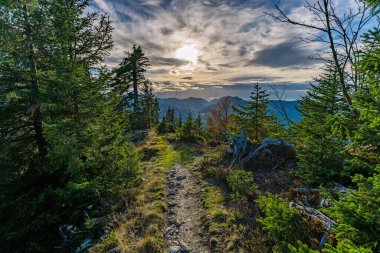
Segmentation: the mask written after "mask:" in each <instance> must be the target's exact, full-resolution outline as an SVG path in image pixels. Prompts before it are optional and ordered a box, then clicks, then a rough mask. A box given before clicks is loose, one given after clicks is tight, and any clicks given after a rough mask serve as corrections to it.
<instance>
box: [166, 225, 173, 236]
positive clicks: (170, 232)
mask: <svg viewBox="0 0 380 253" xmlns="http://www.w3.org/2000/svg"><path fill="white" fill-rule="evenodd" d="M173 232H174V224H173V225H170V226H169V227H167V228H166V230H165V234H166V235H171V234H173Z"/></svg>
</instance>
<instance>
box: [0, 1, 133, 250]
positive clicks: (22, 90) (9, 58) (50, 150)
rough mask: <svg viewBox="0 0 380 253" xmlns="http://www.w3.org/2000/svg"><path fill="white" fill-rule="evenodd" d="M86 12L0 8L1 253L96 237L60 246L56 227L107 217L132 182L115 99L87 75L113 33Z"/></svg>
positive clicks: (23, 4)
mask: <svg viewBox="0 0 380 253" xmlns="http://www.w3.org/2000/svg"><path fill="white" fill-rule="evenodd" d="M88 6H89V1H83V0H71V1H53V0H52V1H38V0H32V1H10V0H9V1H2V2H1V7H0V9H1V11H0V26H1V27H2V32H1V33H0V82H1V84H2V88H1V89H0V98H1V103H0V117H1V122H0V147H1V150H2V151H3V152H1V154H0V170H1V175H2V177H1V188H0V189H1V192H0V202H1V203H0V213H1V214H2V215H1V216H0V233H1V234H2V236H1V237H0V251H1V252H53V251H56V249H57V247H60V248H61V250H62V251H63V252H73V251H75V248H76V247H77V246H78V244H80V243H81V241H82V239H83V238H82V236H86V237H87V236H89V237H91V236H94V235H95V234H92V235H91V232H90V231H89V232H88V233H83V234H82V235H80V236H78V237H77V238H76V239H75V240H71V241H70V243H69V244H70V245H66V244H65V245H63V244H62V241H61V239H62V238H61V237H60V235H59V226H61V225H63V224H73V225H74V226H75V227H81V226H83V224H84V222H85V220H86V219H87V217H86V215H85V213H84V210H85V211H86V213H87V215H89V216H90V217H102V216H105V215H107V214H109V213H110V212H112V210H113V208H114V206H113V205H111V204H109V202H108V200H110V199H113V198H116V196H119V194H120V191H121V189H123V187H125V185H126V184H128V182H130V179H132V178H133V177H134V176H135V175H136V169H137V164H136V162H137V160H136V158H137V156H136V155H135V153H134V149H133V148H132V147H131V145H130V144H128V142H126V141H125V139H124V138H123V137H122V136H121V132H122V131H121V128H120V119H122V118H123V117H118V116H119V115H118V114H116V113H115V111H114V110H113V108H114V106H115V104H116V103H119V102H120V101H119V99H118V98H117V97H115V96H114V95H113V93H112V92H110V93H108V94H107V93H105V91H108V90H109V86H108V84H109V76H110V75H109V74H108V73H107V71H105V70H104V69H97V70H95V68H97V67H98V66H99V65H101V64H102V62H103V60H104V56H105V55H107V54H108V50H109V49H110V48H111V46H112V38H111V31H112V27H111V26H110V21H109V19H108V17H107V16H102V15H99V14H98V13H93V12H89V11H88V9H87V7H88ZM3 172H4V173H3ZM3 176H4V177H3ZM10 199H11V200H12V201H9V200H10ZM36 231H38V232H36Z"/></svg>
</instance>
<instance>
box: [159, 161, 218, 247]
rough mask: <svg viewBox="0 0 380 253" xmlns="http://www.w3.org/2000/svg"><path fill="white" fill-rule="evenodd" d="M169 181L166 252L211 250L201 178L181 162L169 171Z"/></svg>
mask: <svg viewBox="0 0 380 253" xmlns="http://www.w3.org/2000/svg"><path fill="white" fill-rule="evenodd" d="M167 184H168V189H169V191H168V197H167V200H168V203H167V204H168V225H167V229H166V231H165V239H166V252H170V253H185V252H194V253H208V252H211V251H210V249H209V246H208V235H207V233H206V232H205V226H204V223H205V220H206V218H205V214H206V211H205V209H204V207H203V206H202V203H201V201H200V193H201V188H200V186H199V182H198V181H197V180H196V179H195V178H194V177H193V176H192V174H191V173H190V172H189V170H188V169H187V168H186V167H185V166H182V165H179V164H177V165H175V166H174V167H173V168H172V170H171V171H170V173H169V174H168V175H167Z"/></svg>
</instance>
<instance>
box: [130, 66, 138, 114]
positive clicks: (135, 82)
mask: <svg viewBox="0 0 380 253" xmlns="http://www.w3.org/2000/svg"><path fill="white" fill-rule="evenodd" d="M134 60H135V61H136V62H134V63H133V73H132V74H133V108H134V112H137V110H138V108H139V90H138V80H137V59H134Z"/></svg>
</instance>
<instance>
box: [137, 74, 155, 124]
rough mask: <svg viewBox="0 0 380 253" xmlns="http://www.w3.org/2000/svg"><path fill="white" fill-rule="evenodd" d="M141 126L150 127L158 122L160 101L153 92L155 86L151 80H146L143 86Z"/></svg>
mask: <svg viewBox="0 0 380 253" xmlns="http://www.w3.org/2000/svg"><path fill="white" fill-rule="evenodd" d="M140 100H141V102H140V103H141V105H140V106H141V112H142V116H141V117H140V121H139V125H140V128H145V129H149V128H151V127H153V126H156V125H157V124H158V118H159V117H158V116H159V103H158V100H157V98H156V96H155V95H154V93H153V86H152V83H151V82H150V81H148V80H147V81H145V82H144V85H143V87H142V95H141V99H140Z"/></svg>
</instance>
